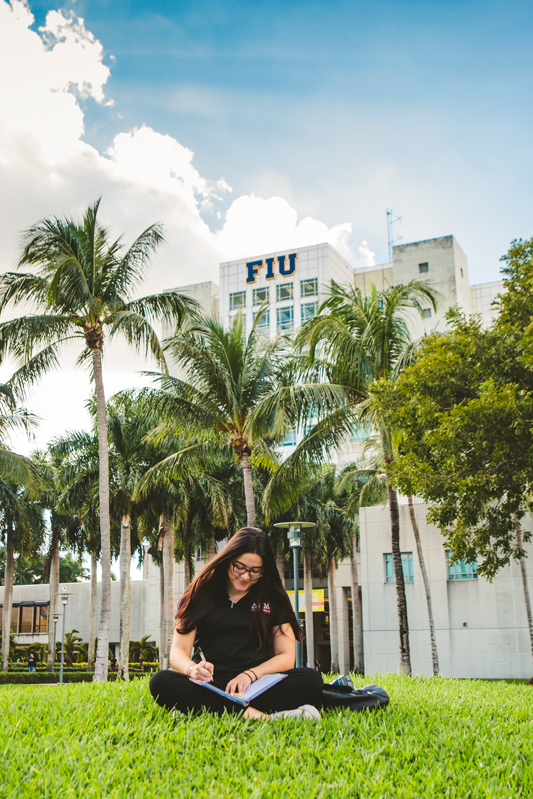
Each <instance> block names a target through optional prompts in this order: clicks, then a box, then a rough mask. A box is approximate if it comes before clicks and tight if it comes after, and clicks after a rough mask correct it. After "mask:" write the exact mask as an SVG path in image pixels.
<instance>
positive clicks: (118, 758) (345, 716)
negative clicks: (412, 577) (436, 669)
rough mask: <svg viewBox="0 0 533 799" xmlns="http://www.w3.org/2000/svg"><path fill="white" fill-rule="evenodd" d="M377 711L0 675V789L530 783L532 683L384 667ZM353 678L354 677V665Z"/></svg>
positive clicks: (453, 792) (437, 787) (410, 790)
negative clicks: (246, 711) (277, 705)
mask: <svg viewBox="0 0 533 799" xmlns="http://www.w3.org/2000/svg"><path fill="white" fill-rule="evenodd" d="M373 681H375V682H377V683H378V684H380V685H382V686H383V687H384V688H385V689H386V690H387V691H388V692H389V694H390V697H391V703H390V705H389V707H388V708H387V709H386V710H384V711H378V712H370V713H369V712H362V713H352V712H347V711H330V712H329V713H327V714H325V716H324V719H323V721H322V722H321V723H318V724H316V723H312V722H302V721H291V720H284V721H281V722H276V723H260V722H251V721H248V722H245V721H242V720H241V719H240V718H238V717H237V718H235V717H230V716H225V717H223V718H220V719H218V718H212V717H209V716H207V715H202V716H201V717H198V718H187V717H184V718H178V719H176V720H175V721H174V720H173V719H172V718H171V716H170V715H169V714H168V713H166V712H165V711H163V710H162V709H160V708H159V707H157V706H156V705H155V704H154V703H153V702H152V699H151V697H150V695H149V692H148V682H147V680H146V679H141V680H135V681H134V682H132V683H129V684H128V685H124V684H117V683H110V684H108V685H105V686H101V685H93V684H87V683H82V684H79V685H70V686H64V687H58V686H53V685H52V686H18V685H6V686H2V687H1V688H0V719H1V737H0V752H1V757H0V797H2V798H3V797H9V799H11V798H12V797H30V796H31V797H39V799H58V798H61V799H65V798H66V797H74V796H76V797H84V799H86V798H90V797H121V798H122V797H124V799H126V797H132V798H133V797H142V799H151V797H154V799H155V798H156V797H157V799H163V797H165V798H166V797H172V799H174V798H175V797H179V799H186V797H194V798H195V799H201V797H232V798H233V799H241V797H242V798H243V799H244V797H246V799H260V797H276V799H287V798H289V797H298V799H318V798H319V797H357V796H358V797H360V799H366V797H429V796H431V797H461V799H464V798H465V797H491V799H492V797H506V799H508V798H509V797H515V796H524V797H529V796H531V795H532V794H533V710H532V703H533V688H532V687H529V686H526V685H519V684H517V685H513V684H507V683H504V682H480V681H466V680H447V679H419V678H414V679H407V678H399V677H396V676H394V675H390V674H387V675H380V676H379V677H374V678H373V679H370V678H369V677H366V678H365V680H364V682H366V683H369V682H373ZM357 683H358V684H359V685H362V684H363V680H361V679H358V680H357Z"/></svg>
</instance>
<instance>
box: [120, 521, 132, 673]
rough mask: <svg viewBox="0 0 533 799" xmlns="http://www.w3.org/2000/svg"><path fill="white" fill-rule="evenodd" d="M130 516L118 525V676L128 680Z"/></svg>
mask: <svg viewBox="0 0 533 799" xmlns="http://www.w3.org/2000/svg"><path fill="white" fill-rule="evenodd" d="M130 564H131V518H130V516H128V515H124V516H123V517H122V524H121V525H120V676H121V678H122V679H123V680H126V682H128V680H129V678H130V673H129V659H130V657H129V653H130V615H131V584H130Z"/></svg>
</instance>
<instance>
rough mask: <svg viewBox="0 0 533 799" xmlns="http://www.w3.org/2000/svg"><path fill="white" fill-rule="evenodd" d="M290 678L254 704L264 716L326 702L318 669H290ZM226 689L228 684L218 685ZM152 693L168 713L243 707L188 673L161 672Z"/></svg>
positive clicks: (154, 679) (153, 682)
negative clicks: (191, 678) (187, 674)
mask: <svg viewBox="0 0 533 799" xmlns="http://www.w3.org/2000/svg"><path fill="white" fill-rule="evenodd" d="M285 673H286V674H287V677H286V678H285V679H284V680H282V681H281V682H279V683H277V684H276V685H273V686H272V687H271V688H268V689H267V690H266V691H265V693H264V694H261V696H258V697H256V698H255V699H254V701H253V702H252V707H254V708H255V709H256V710H260V711H261V712H262V713H275V712H276V711H277V710H292V709H293V708H295V707H299V706H300V705H305V704H308V705H319V704H321V702H322V688H323V685H322V677H321V676H320V674H319V673H318V672H317V671H315V670H314V669H307V668H302V669H290V670H289V671H287V672H285ZM217 687H220V688H225V687H226V686H225V685H221V686H217ZM150 691H151V692H152V696H153V697H154V699H155V701H156V702H157V704H158V705H161V707H166V708H167V710H172V709H173V708H176V709H177V710H181V711H182V712H183V713H187V712H188V711H189V710H195V711H200V710H202V709H203V708H206V709H207V710H209V711H210V712H211V713H216V714H217V715H221V714H222V713H223V712H224V711H225V710H226V711H227V712H228V713H238V712H239V711H241V710H243V707H242V705H239V704H238V703H237V702H233V701H232V700H231V699H226V698H225V697H223V696H219V695H218V694H215V693H213V692H212V691H209V690H208V689H207V688H204V687H203V686H201V685H196V684H195V683H193V682H191V681H190V680H189V679H188V678H187V677H186V676H185V674H178V673H177V672H175V671H158V672H157V673H156V674H154V675H153V677H152V678H151V679H150Z"/></svg>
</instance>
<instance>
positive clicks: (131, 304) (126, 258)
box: [0, 200, 196, 682]
mask: <svg viewBox="0 0 533 799" xmlns="http://www.w3.org/2000/svg"><path fill="white" fill-rule="evenodd" d="M99 205H100V201H99V200H98V201H97V202H96V203H95V204H94V205H92V206H90V207H89V208H88V209H87V210H86V212H85V214H84V216H83V220H82V221H81V223H77V222H75V221H74V220H72V219H70V218H65V219H59V218H57V217H55V218H53V219H45V220H44V221H42V222H40V223H37V224H36V225H34V226H33V227H31V228H30V229H29V230H27V231H26V232H25V233H24V236H23V250H22V255H21V258H20V261H19V264H18V268H19V269H22V267H30V268H31V267H33V271H29V272H20V271H17V272H7V273H6V274H4V275H3V276H2V277H1V278H0V311H2V310H3V309H4V308H5V307H6V306H7V305H8V304H9V303H14V304H18V303H22V302H23V303H29V304H30V305H33V306H34V307H35V309H36V311H37V313H36V314H34V315H29V316H23V317H19V318H18V319H13V320H10V321H7V322H3V323H2V324H1V325H0V357H4V356H5V355H7V354H8V353H10V354H11V355H13V356H14V357H15V358H17V359H19V360H20V361H22V362H24V363H25V364H26V368H27V370H28V373H29V374H31V376H32V378H33V379H36V378H38V377H39V376H40V375H42V374H43V373H44V372H45V371H47V370H48V369H50V368H51V367H52V366H55V365H56V364H57V363H58V362H59V349H60V347H61V345H62V344H64V343H66V342H68V341H72V340H76V339H78V340H80V343H81V344H82V351H81V354H80V357H79V362H82V363H83V362H86V361H87V360H89V361H90V362H91V365H92V378H93V380H94V385H95V392H96V405H97V429H98V445H99V465H100V468H99V495H100V528H101V553H102V604H101V613H100V623H99V632H98V651H97V656H96V669H95V680H96V681H97V682H105V681H106V680H107V652H108V642H109V620H110V614H111V541H110V516H109V454H108V444H107V424H106V406H105V393H104V384H103V380H102V355H103V350H104V339H105V335H108V337H109V339H110V340H111V339H113V338H115V337H116V336H117V335H118V334H121V335H122V336H124V338H125V339H126V341H127V342H128V343H129V344H131V345H132V346H133V347H134V348H135V349H136V350H137V351H144V354H145V355H148V354H151V355H152V356H153V357H154V358H155V359H156V361H157V362H159V363H160V364H162V365H163V366H164V364H165V358H164V354H163V350H162V347H161V344H160V342H159V339H158V336H157V334H156V331H155V330H154V327H153V322H154V321H157V322H158V323H161V322H166V323H168V324H171V323H175V322H176V321H178V322H180V321H181V320H182V319H183V318H184V316H185V315H186V313H187V312H188V311H189V310H190V309H191V308H192V307H193V306H194V307H195V306H196V303H194V301H193V300H190V299H188V298H186V297H183V296H182V295H180V294H178V293H176V292H166V293H163V294H157V295H151V296H147V297H143V298H141V299H133V292H134V291H135V290H136V289H137V287H138V285H139V284H140V283H141V282H142V280H143V277H144V271H145V267H146V264H147V262H148V260H149V257H150V256H151V255H152V253H153V252H154V251H155V250H156V249H157V247H159V246H160V245H161V244H162V243H163V234H162V230H161V226H160V225H158V224H156V225H151V226H150V227H149V228H147V229H146V230H145V231H144V232H143V233H142V234H141V235H140V236H139V238H137V239H136V240H135V241H134V243H133V244H132V245H131V247H130V248H129V249H127V250H125V248H124V246H123V244H122V242H121V239H120V238H119V239H117V240H116V241H110V240H109V234H108V231H107V230H106V229H105V228H103V227H102V226H101V225H100V224H99V223H98V220H97V214H98V209H99Z"/></svg>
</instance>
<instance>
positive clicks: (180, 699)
mask: <svg viewBox="0 0 533 799" xmlns="http://www.w3.org/2000/svg"><path fill="white" fill-rule="evenodd" d="M301 638H302V633H301V631H300V627H299V625H298V622H297V621H296V616H295V615H294V611H293V609H292V607H291V603H290V601H289V598H288V596H287V592H286V591H285V588H284V587H283V584H282V582H281V578H280V576H279V572H278V569H277V567H276V561H275V559H274V555H273V553H272V548H271V546H270V542H269V540H268V538H267V536H266V534H265V533H264V532H263V531H262V530H257V529H255V528H254V527H244V528H243V529H242V530H239V531H238V532H237V533H236V534H235V535H234V536H233V537H232V538H230V540H229V541H228V543H227V544H226V546H225V547H224V549H223V550H222V552H220V553H219V554H218V555H217V556H216V557H214V558H213V559H212V560H211V561H209V563H208V564H206V566H204V568H203V569H202V571H201V572H200V573H199V574H198V576H197V577H196V579H195V580H194V581H193V582H192V583H191V584H190V585H189V587H188V588H187V590H186V591H185V593H184V595H183V597H182V599H181V601H180V602H179V604H178V612H177V613H176V626H175V629H174V637H173V641H172V648H171V650H170V665H171V666H173V668H174V669H175V670H176V671H171V670H169V671H159V672H158V673H157V674H154V676H153V677H152V678H151V680H150V691H151V692H152V695H153V697H154V699H155V700H156V702H157V703H158V704H159V705H161V706H162V707H166V708H167V709H169V710H170V709H172V708H176V709H177V710H180V711H182V712H184V713H186V712H188V711H189V710H194V711H199V710H201V709H202V708H206V709H207V710H209V711H211V712H212V713H217V714H221V713H223V712H224V710H226V711H228V712H229V713H234V712H238V711H240V710H242V705H239V704H237V703H236V702H234V701H233V700H232V699H230V698H226V697H223V696H220V695H218V694H216V693H213V692H212V691H208V690H206V689H205V688H204V687H203V686H201V685H196V684H195V683H193V682H191V680H202V681H206V682H211V681H212V682H213V684H214V685H215V686H216V687H217V688H222V689H223V690H225V691H227V692H228V693H230V694H234V693H239V694H242V693H244V691H245V690H246V689H247V688H248V687H249V686H250V685H252V683H254V682H255V681H256V680H258V679H259V678H260V677H263V676H265V675H267V674H274V673H276V672H281V673H284V674H286V675H287V677H286V678H285V679H283V680H282V681H281V682H279V683H277V684H276V685H273V686H271V687H270V688H268V689H267V690H266V691H265V692H264V693H263V694H261V695H260V696H258V697H256V698H255V699H254V700H253V707H252V706H248V707H247V708H246V710H245V712H244V718H250V719H263V718H274V717H280V716H298V717H301V718H320V713H319V712H318V710H316V708H315V707H313V705H315V704H318V703H319V702H320V701H321V697H322V678H321V676H320V674H318V673H317V672H316V671H315V670H314V669H308V668H300V669H295V668H293V666H294V657H295V650H296V639H298V640H301ZM193 647H194V649H195V652H196V653H201V655H200V654H196V655H195V656H194V659H191V652H192V650H193ZM204 653H205V655H204ZM176 672H177V673H176ZM189 677H190V678H191V680H189V679H188V678H189Z"/></svg>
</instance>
